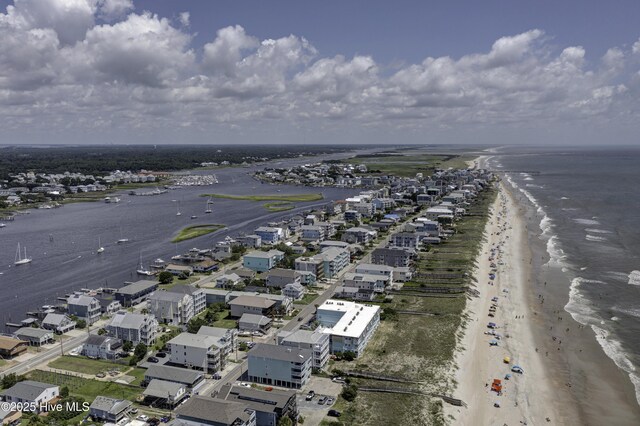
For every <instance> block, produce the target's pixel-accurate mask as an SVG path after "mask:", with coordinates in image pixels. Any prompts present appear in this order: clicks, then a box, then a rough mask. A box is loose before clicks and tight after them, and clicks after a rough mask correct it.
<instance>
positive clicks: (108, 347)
mask: <svg viewBox="0 0 640 426" xmlns="http://www.w3.org/2000/svg"><path fill="white" fill-rule="evenodd" d="M81 354H82V355H84V356H86V357H89V358H99V359H117V358H118V357H120V356H121V355H122V354H123V351H122V340H120V339H118V338H115V337H110V336H104V335H102V336H100V335H97V334H90V335H89V337H87V340H86V341H85V342H84V344H83V345H82V352H81Z"/></svg>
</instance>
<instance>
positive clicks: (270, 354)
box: [249, 343, 311, 362]
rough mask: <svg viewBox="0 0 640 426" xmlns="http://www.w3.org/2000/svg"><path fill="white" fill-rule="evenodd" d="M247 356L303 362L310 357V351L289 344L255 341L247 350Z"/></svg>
mask: <svg viewBox="0 0 640 426" xmlns="http://www.w3.org/2000/svg"><path fill="white" fill-rule="evenodd" d="M249 357H254V358H268V359H276V360H280V361H288V362H305V361H306V360H307V359H310V358H311V351H309V350H307V349H298V348H292V347H290V346H278V345H269V344H266V343H257V344H256V345H255V346H254V348H253V349H251V350H250V351H249Z"/></svg>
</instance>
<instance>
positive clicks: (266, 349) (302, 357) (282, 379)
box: [247, 343, 312, 389]
mask: <svg viewBox="0 0 640 426" xmlns="http://www.w3.org/2000/svg"><path fill="white" fill-rule="evenodd" d="M311 362H312V353H311V351H310V350H308V349H299V348H295V347H289V346H278V345H269V344H265V343H258V344H256V345H255V346H254V347H253V349H251V350H250V351H249V354H248V364H249V368H248V371H247V374H248V378H249V381H251V382H255V383H259V384H262V385H271V386H279V387H285V388H293V389H300V388H302V387H304V386H305V385H306V384H307V383H308V382H309V379H310V378H311V366H312V364H311Z"/></svg>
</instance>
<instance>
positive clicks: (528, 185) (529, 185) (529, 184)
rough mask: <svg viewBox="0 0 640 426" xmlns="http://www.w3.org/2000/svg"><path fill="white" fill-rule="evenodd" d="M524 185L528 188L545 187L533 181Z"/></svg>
mask: <svg viewBox="0 0 640 426" xmlns="http://www.w3.org/2000/svg"><path fill="white" fill-rule="evenodd" d="M524 186H525V187H526V188H538V189H543V188H544V186H542V185H536V184H533V183H527V184H525V185H524Z"/></svg>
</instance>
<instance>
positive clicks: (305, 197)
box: [201, 194, 324, 202]
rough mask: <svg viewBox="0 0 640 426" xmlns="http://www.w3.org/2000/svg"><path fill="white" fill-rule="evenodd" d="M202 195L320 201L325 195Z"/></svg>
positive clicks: (233, 198) (255, 199) (240, 198)
mask: <svg viewBox="0 0 640 426" xmlns="http://www.w3.org/2000/svg"><path fill="white" fill-rule="evenodd" d="M201 197H212V198H226V199H229V200H242V201H288V202H295V201H299V202H304V201H318V200H322V199H323V198H324V197H323V196H322V194H290V195H287V194H282V195H280V194H276V195H226V194H202V195H201Z"/></svg>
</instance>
